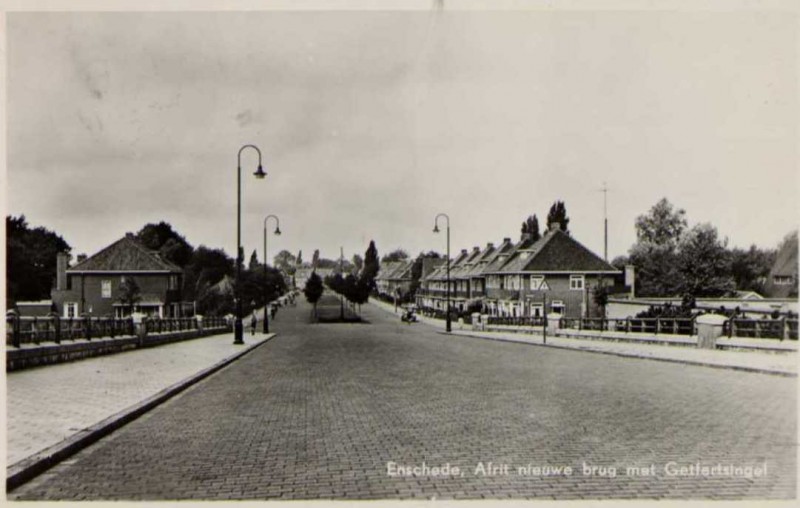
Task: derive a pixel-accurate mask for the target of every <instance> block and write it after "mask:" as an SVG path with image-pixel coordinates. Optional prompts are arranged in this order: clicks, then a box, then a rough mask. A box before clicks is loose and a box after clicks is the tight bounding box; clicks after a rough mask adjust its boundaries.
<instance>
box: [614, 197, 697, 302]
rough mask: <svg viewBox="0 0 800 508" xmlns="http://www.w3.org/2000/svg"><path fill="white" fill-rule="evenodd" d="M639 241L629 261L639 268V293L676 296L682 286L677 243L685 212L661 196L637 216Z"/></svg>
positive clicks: (637, 285)
mask: <svg viewBox="0 0 800 508" xmlns="http://www.w3.org/2000/svg"><path fill="white" fill-rule="evenodd" d="M635 224H636V243H635V244H634V245H633V246H632V247H631V249H630V251H629V258H628V261H629V262H630V263H631V264H633V265H634V266H635V267H636V294H637V295H638V296H673V295H677V294H678V293H679V292H680V291H681V290H682V288H683V286H682V283H681V280H680V273H679V272H678V262H679V260H678V244H679V241H680V238H681V235H682V234H683V232H684V230H685V229H686V224H687V222H686V212H685V211H684V210H682V209H675V207H673V206H672V204H671V203H670V202H669V201H667V200H666V198H662V199H661V200H660V201H659V202H658V203H656V204H655V205H654V206H653V207H652V208H651V209H650V210H649V211H648V213H646V214H644V215H640V216H639V217H637V218H636V223H635Z"/></svg>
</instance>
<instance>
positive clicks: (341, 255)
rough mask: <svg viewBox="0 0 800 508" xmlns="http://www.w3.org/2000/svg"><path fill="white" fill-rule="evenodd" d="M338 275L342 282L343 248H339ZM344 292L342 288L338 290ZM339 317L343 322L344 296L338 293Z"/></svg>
mask: <svg viewBox="0 0 800 508" xmlns="http://www.w3.org/2000/svg"><path fill="white" fill-rule="evenodd" d="M339 274H340V275H341V277H342V280H344V247H341V246H340V247H339ZM339 289H341V290H342V291H344V287H341V288H339ZM339 311H340V312H339V316H340V319H341V320H342V321H344V295H342V293H339Z"/></svg>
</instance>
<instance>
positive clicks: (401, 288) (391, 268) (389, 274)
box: [375, 260, 414, 298]
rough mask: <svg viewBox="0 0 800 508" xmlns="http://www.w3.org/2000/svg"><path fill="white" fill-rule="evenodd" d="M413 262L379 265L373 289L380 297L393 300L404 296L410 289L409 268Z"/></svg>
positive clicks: (403, 261) (391, 262)
mask: <svg viewBox="0 0 800 508" xmlns="http://www.w3.org/2000/svg"><path fill="white" fill-rule="evenodd" d="M413 266H414V260H402V261H388V262H385V263H381V265H380V268H379V269H378V274H377V275H376V276H375V287H376V290H377V292H378V294H380V295H384V296H388V297H391V298H394V297H395V296H404V295H406V294H408V292H409V290H410V289H411V282H412V277H411V268H412V267H413Z"/></svg>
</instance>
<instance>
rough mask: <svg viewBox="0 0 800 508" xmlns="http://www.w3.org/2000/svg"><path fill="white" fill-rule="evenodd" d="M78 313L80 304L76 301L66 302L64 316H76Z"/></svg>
mask: <svg viewBox="0 0 800 508" xmlns="http://www.w3.org/2000/svg"><path fill="white" fill-rule="evenodd" d="M77 315H78V304H77V303H75V302H65V303H64V317H65V318H74V317H77Z"/></svg>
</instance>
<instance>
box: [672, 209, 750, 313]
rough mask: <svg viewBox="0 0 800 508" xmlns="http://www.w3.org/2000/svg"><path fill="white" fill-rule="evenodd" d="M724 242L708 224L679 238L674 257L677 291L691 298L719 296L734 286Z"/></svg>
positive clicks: (727, 292)
mask: <svg viewBox="0 0 800 508" xmlns="http://www.w3.org/2000/svg"><path fill="white" fill-rule="evenodd" d="M726 247H727V240H722V239H720V238H719V234H718V233H717V228H715V227H714V226H712V225H711V224H698V225H697V226H695V227H693V228H692V229H691V230H689V231H688V232H687V233H686V234H685V235H683V236H682V237H681V242H680V250H679V254H678V271H679V274H680V286H681V287H680V290H681V292H682V293H683V294H685V295H692V296H695V297H701V296H705V297H722V296H726V295H728V294H729V293H730V292H731V291H733V290H734V289H735V287H736V284H735V282H734V280H733V277H732V276H731V266H730V257H729V255H728V251H727V248H726Z"/></svg>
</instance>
